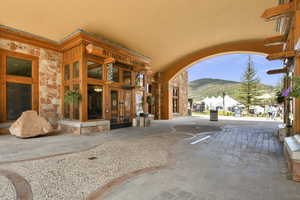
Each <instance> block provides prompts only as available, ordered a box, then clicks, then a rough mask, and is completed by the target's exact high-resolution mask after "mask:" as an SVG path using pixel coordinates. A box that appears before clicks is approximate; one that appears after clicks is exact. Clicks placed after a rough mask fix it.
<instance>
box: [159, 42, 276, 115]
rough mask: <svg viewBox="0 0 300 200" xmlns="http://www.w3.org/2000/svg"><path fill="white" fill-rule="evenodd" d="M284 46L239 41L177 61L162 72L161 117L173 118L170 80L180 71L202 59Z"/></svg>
mask: <svg viewBox="0 0 300 200" xmlns="http://www.w3.org/2000/svg"><path fill="white" fill-rule="evenodd" d="M281 50H282V46H280V45H279V46H266V45H265V41H264V40H250V41H238V42H231V43H224V44H219V45H215V46H211V47H208V48H205V49H201V50H199V51H197V52H194V53H191V54H189V55H186V56H184V57H182V58H181V59H180V60H178V61H175V62H174V63H173V64H172V65H170V66H169V67H168V68H167V69H166V70H165V71H163V72H162V73H161V77H160V80H161V84H162V88H161V90H162V95H161V106H160V107H161V119H172V118H173V113H172V109H171V108H172V97H171V95H172V94H171V88H170V84H169V83H170V81H172V79H174V77H176V75H178V74H179V73H181V72H182V71H184V70H186V69H187V68H189V67H191V66H192V65H193V64H195V63H197V62H200V61H202V60H205V59H208V58H211V57H215V56H220V55H224V54H232V53H253V54H263V55H267V54H272V53H276V52H280V51H281Z"/></svg>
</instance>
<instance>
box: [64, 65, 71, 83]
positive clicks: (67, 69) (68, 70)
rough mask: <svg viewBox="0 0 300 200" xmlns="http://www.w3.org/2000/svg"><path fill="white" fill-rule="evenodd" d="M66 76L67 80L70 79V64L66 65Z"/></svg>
mask: <svg viewBox="0 0 300 200" xmlns="http://www.w3.org/2000/svg"><path fill="white" fill-rule="evenodd" d="M64 77H65V81H67V80H70V65H69V64H67V65H65V74H64Z"/></svg>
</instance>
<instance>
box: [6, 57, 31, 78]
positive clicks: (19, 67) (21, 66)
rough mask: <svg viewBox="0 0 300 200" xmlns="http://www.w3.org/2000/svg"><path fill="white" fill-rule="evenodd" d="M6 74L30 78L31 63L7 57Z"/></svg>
mask: <svg viewBox="0 0 300 200" xmlns="http://www.w3.org/2000/svg"><path fill="white" fill-rule="evenodd" d="M6 62H7V64H6V74H7V75H14V76H25V77H31V76H32V62H31V61H30V60H24V59H19V58H13V57H7V59H6Z"/></svg>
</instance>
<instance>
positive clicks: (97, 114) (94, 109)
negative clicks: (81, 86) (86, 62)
mask: <svg viewBox="0 0 300 200" xmlns="http://www.w3.org/2000/svg"><path fill="white" fill-rule="evenodd" d="M102 101H103V88H102V86H99V85H88V119H101V118H102V114H103V109H102V105H103V104H102Z"/></svg>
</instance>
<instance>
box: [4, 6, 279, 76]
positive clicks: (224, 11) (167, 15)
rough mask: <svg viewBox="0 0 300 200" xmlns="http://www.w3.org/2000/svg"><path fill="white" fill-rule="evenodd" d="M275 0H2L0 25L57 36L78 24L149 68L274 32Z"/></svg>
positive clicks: (63, 35) (71, 29) (50, 37)
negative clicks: (271, 12)
mask: <svg viewBox="0 0 300 200" xmlns="http://www.w3.org/2000/svg"><path fill="white" fill-rule="evenodd" d="M277 2H278V0H147V1H146V0H119V1H117V0H105V1H104V0H84V1H82V0H68V1H62V0H50V1H45V0H24V1H20V0H3V1H1V12H0V24H3V25H6V26H10V27H14V28H17V29H20V30H23V31H27V32H30V33H33V34H37V35H40V36H43V37H46V38H49V39H52V40H61V39H63V38H64V37H65V36H66V35H67V34H69V33H71V32H73V31H74V30H76V29H78V28H81V29H84V30H86V31H88V32H92V33H95V34H97V35H99V36H102V37H104V38H106V39H109V40H112V41H114V42H117V43H120V44H121V45H123V46H126V47H128V48H130V49H132V50H134V51H137V52H139V53H141V54H143V55H146V56H149V57H151V58H152V60H153V62H152V66H153V69H154V71H162V70H164V69H166V68H167V67H170V64H171V63H174V62H175V61H176V60H179V59H181V58H182V57H184V56H186V55H188V54H190V53H193V52H195V51H197V50H200V49H202V48H206V47H209V46H212V45H217V44H220V43H226V42H231V41H240V40H251V39H262V38H265V37H269V36H273V35H275V29H274V24H272V23H266V22H264V21H263V20H262V19H261V18H260V15H261V14H262V12H263V11H264V10H265V9H266V8H269V7H271V6H274V5H276V4H277Z"/></svg>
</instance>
